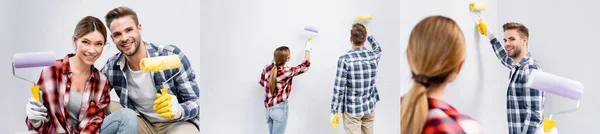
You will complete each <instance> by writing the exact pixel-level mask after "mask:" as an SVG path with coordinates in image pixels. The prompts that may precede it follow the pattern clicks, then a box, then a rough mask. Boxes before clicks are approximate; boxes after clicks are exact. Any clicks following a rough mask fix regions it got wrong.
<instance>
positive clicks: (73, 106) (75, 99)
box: [67, 89, 83, 126]
mask: <svg viewBox="0 0 600 134" xmlns="http://www.w3.org/2000/svg"><path fill="white" fill-rule="evenodd" d="M82 97H83V94H82V93H80V92H77V91H75V90H74V89H71V92H70V94H69V105H67V109H69V118H71V121H72V122H73V126H75V125H76V124H78V123H79V110H81V99H82Z"/></svg>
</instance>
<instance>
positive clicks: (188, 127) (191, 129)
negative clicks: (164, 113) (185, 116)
mask: <svg viewBox="0 0 600 134" xmlns="http://www.w3.org/2000/svg"><path fill="white" fill-rule="evenodd" d="M198 132H199V131H198V128H197V127H196V125H194V124H192V123H190V122H187V121H182V122H177V123H175V124H173V126H171V127H170V128H169V130H168V131H167V134H189V133H194V134H197V133H198Z"/></svg>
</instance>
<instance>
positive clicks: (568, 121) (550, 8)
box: [495, 0, 600, 134]
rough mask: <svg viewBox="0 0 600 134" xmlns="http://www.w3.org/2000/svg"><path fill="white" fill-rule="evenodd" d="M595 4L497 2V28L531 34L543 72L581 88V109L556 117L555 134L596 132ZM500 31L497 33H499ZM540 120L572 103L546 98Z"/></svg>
mask: <svg viewBox="0 0 600 134" xmlns="http://www.w3.org/2000/svg"><path fill="white" fill-rule="evenodd" d="M598 4H600V3H599V2H598V1H590V0H569V1H567V0H554V1H544V0H528V1H519V0H503V1H499V2H498V6H499V8H498V16H499V19H498V20H499V21H498V22H499V23H498V24H497V25H495V27H498V28H501V26H502V24H503V23H505V22H509V21H516V22H520V23H523V24H524V25H525V26H527V27H528V28H529V34H530V41H529V50H530V52H531V54H532V56H533V57H534V58H535V59H536V60H537V61H538V63H539V64H540V66H541V68H542V69H543V70H544V71H546V72H550V73H554V74H556V75H560V76H563V77H567V78H570V79H573V80H577V81H580V82H582V83H583V84H584V85H585V90H584V94H583V97H582V100H581V108H580V109H579V110H578V111H577V112H575V113H570V114H565V115H557V116H554V117H553V119H555V120H556V121H557V129H558V132H559V133H570V134H582V133H590V132H592V131H594V130H596V129H595V128H596V126H595V125H592V124H597V123H596V121H597V120H599V119H600V115H598V113H599V112H600V106H598V103H600V98H598V97H597V96H598V94H600V91H599V90H598V88H600V84H599V83H598V82H597V81H595V80H598V78H597V76H598V75H600V71H599V70H598V68H600V64H599V63H600V61H599V60H598V59H597V57H598V55H597V54H598V52H597V50H598V49H600V46H598V41H597V40H596V39H597V37H598V31H600V27H598V26H597V25H598V24H600V19H598V13H600V9H598V8H596V7H597V6H595V5H598ZM500 30H501V29H498V30H496V31H498V32H500ZM547 96H548V97H546V110H545V111H544V116H546V117H547V116H548V115H549V114H550V113H554V112H558V111H561V110H566V109H571V108H574V107H575V105H576V101H574V100H570V99H566V98H562V97H559V96H556V95H547Z"/></svg>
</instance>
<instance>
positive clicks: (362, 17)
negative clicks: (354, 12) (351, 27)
mask: <svg viewBox="0 0 600 134" xmlns="http://www.w3.org/2000/svg"><path fill="white" fill-rule="evenodd" d="M356 20H358V21H370V20H373V15H371V14H367V15H358V16H357V17H356ZM365 30H367V32H368V31H369V28H367V27H366V26H365Z"/></svg>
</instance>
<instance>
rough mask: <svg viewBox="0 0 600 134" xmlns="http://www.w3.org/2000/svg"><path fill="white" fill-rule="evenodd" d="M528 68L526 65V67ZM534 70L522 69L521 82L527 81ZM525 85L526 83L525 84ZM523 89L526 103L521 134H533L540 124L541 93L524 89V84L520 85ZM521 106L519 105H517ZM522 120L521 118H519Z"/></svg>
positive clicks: (529, 68) (527, 88)
mask: <svg viewBox="0 0 600 134" xmlns="http://www.w3.org/2000/svg"><path fill="white" fill-rule="evenodd" d="M526 66H528V65H526ZM534 69H535V68H531V67H526V68H524V70H523V71H524V74H522V75H523V80H528V79H527V78H529V75H530V74H531V72H532V71H533V70H534ZM525 83H526V82H525ZM522 85H523V87H524V88H525V90H524V92H525V96H526V98H527V100H525V102H526V104H527V105H526V108H527V109H526V110H525V113H526V117H524V118H525V121H524V122H523V127H522V129H523V130H521V132H522V133H524V134H534V133H535V132H536V131H537V129H538V127H540V125H541V124H542V118H543V116H542V110H543V106H542V103H543V101H544V100H543V99H544V98H543V96H544V95H543V92H541V91H539V90H536V89H531V88H529V87H526V86H525V84H522ZM519 105H521V104H519ZM521 118H523V117H521Z"/></svg>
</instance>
